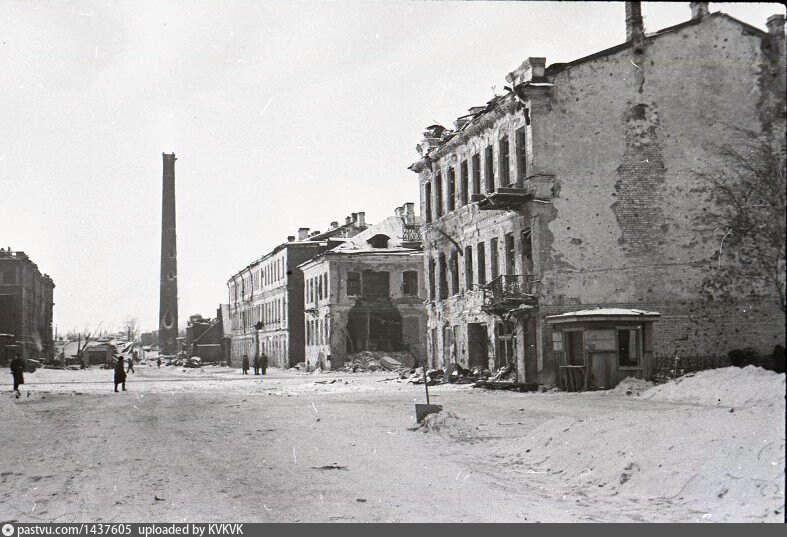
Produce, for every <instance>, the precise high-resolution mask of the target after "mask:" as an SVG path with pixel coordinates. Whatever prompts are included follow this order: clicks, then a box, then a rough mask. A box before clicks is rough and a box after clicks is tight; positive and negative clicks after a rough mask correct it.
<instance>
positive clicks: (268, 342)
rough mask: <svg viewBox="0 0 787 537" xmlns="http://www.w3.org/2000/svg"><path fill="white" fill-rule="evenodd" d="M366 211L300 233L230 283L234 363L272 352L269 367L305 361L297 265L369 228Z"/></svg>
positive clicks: (305, 229)
mask: <svg viewBox="0 0 787 537" xmlns="http://www.w3.org/2000/svg"><path fill="white" fill-rule="evenodd" d="M366 227H367V226H366V221H365V214H364V213H362V212H361V213H353V214H352V215H351V216H348V217H347V218H346V219H345V223H344V225H341V226H340V225H339V224H338V222H332V223H331V226H330V229H329V230H328V231H326V232H323V233H320V232H319V231H314V232H311V233H310V230H309V228H305V227H302V228H300V229H299V230H298V237H297V239H296V237H295V236H290V237H287V242H285V243H283V244H280V245H278V246H276V247H275V248H273V250H271V251H270V252H269V253H267V254H265V255H263V256H262V257H260V258H259V259H257V260H255V261H254V262H253V263H251V264H249V265H248V266H247V267H245V268H244V269H243V270H241V271H239V272H238V273H236V274H235V275H233V276H232V277H231V278H230V279H229V281H228V282H227V287H228V290H229V308H228V310H229V318H230V322H231V330H232V337H231V341H232V343H231V351H230V355H231V363H232V364H233V365H239V364H240V363H241V360H242V357H243V356H244V355H246V356H248V357H249V359H250V360H253V359H254V357H255V356H257V355H259V354H260V353H265V354H266V355H267V356H268V360H269V361H268V365H269V366H270V367H292V366H294V365H296V364H297V363H299V362H303V361H304V328H303V326H304V325H303V273H302V272H301V271H300V270H298V269H297V267H298V265H300V264H301V263H303V262H304V261H307V260H309V259H311V258H312V257H314V256H316V255H318V254H320V253H321V252H323V251H325V250H326V249H328V248H331V247H333V246H336V245H338V244H340V243H341V242H342V241H343V240H345V239H346V238H348V237H352V236H353V235H356V234H358V233H360V232H361V231H363V230H365V229H366Z"/></svg>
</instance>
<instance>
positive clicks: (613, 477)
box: [512, 409, 785, 521]
mask: <svg viewBox="0 0 787 537" xmlns="http://www.w3.org/2000/svg"><path fill="white" fill-rule="evenodd" d="M742 412H749V413H751V415H749V416H748V417H745V416H741V415H740V413H736V412H733V413H730V412H729V411H728V410H724V409H708V410H705V411H703V412H702V414H704V415H701V416H697V415H694V416H692V415H691V414H690V413H687V412H686V410H683V409H680V410H669V411H664V410H661V411H659V412H633V411H630V412H624V413H620V414H617V415H605V416H603V417H601V418H598V419H586V420H582V419H574V418H567V417H560V418H555V419H552V420H550V421H548V422H546V423H544V424H542V425H541V426H540V427H538V428H536V429H535V430H533V431H532V433H531V434H530V435H528V437H527V439H526V443H525V445H527V446H528V448H527V449H526V450H525V451H524V453H521V455H520V457H519V458H518V459H517V460H516V461H512V464H523V465H524V468H525V473H527V474H549V475H551V476H554V477H556V478H557V479H559V480H560V481H563V482H564V485H565V486H566V487H567V488H568V489H573V490H574V491H575V492H577V493H578V494H580V495H584V496H590V495H592V496H598V495H601V496H609V497H613V496H618V495H626V496H636V497H645V498H648V499H649V500H650V501H651V502H654V503H657V504H661V505H665V504H672V505H674V504H678V505H683V504H686V503H690V504H691V506H692V509H696V510H699V511H700V512H702V513H708V514H709V516H706V517H705V518H706V519H710V520H714V521H719V520H720V517H723V516H727V520H728V521H733V520H735V521H743V520H748V521H761V520H768V521H776V520H780V519H781V518H782V515H781V513H782V512H783V511H782V510H783V508H784V507H783V506H784V488H783V485H784V447H785V444H784V422H783V421H782V422H781V426H777V427H774V428H770V429H769V428H765V429H764V428H763V427H762V425H761V423H760V422H759V420H758V419H757V417H758V416H757V414H755V411H753V410H751V409H747V410H743V411H741V413H742ZM747 418H748V419H747ZM781 419H782V420H783V415H782V417H781ZM725 513H726V514H727V515H724V514H725ZM714 516H715V518H714Z"/></svg>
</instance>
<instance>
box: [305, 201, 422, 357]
mask: <svg viewBox="0 0 787 537" xmlns="http://www.w3.org/2000/svg"><path fill="white" fill-rule="evenodd" d="M420 231H421V222H420V219H419V218H418V217H416V216H415V207H414V204H413V203H405V204H404V205H403V206H401V207H399V208H397V209H396V211H395V214H394V215H393V216H390V217H388V218H386V219H385V220H383V221H382V222H380V223H379V224H375V225H373V226H371V227H369V228H368V229H367V230H366V231H364V232H362V233H359V234H358V235H355V236H354V237H352V238H351V239H348V240H346V241H344V242H343V243H342V244H340V245H339V246H336V247H335V248H332V249H330V250H326V251H325V252H322V253H321V254H320V255H318V256H317V257H314V258H313V259H311V260H309V261H307V262H305V263H303V264H302V265H300V267H299V268H300V269H301V270H302V271H303V277H304V281H305V285H304V306H305V311H306V316H305V319H304V321H305V331H306V364H307V366H308V367H309V368H311V367H316V366H317V365H318V364H319V366H320V367H322V368H337V367H341V366H342V365H343V364H344V362H345V358H346V357H347V355H348V354H353V353H356V352H359V351H366V350H368V351H388V352H391V351H410V352H412V353H414V354H415V355H416V356H418V357H421V356H424V353H425V345H424V343H425V338H424V330H425V329H426V310H425V308H424V298H425V293H424V288H423V280H424V279H423V253H422V251H421V233H420Z"/></svg>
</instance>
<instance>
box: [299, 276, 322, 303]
mask: <svg viewBox="0 0 787 537" xmlns="http://www.w3.org/2000/svg"><path fill="white" fill-rule="evenodd" d="M304 292H305V293H306V303H307V304H314V303H316V302H317V301H318V300H322V299H324V298H325V299H327V298H328V273H327V272H324V273H322V274H320V275H319V276H313V277H311V278H309V279H307V280H306V285H305V289H304Z"/></svg>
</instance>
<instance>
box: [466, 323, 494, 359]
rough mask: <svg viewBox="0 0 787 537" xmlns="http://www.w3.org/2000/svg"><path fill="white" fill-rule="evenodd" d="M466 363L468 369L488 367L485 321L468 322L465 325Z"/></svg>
mask: <svg viewBox="0 0 787 537" xmlns="http://www.w3.org/2000/svg"><path fill="white" fill-rule="evenodd" d="M467 353H468V356H467V363H468V367H469V368H470V369H472V368H474V367H481V368H483V369H487V368H488V367H489V347H488V343H487V335H486V323H468V325H467Z"/></svg>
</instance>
